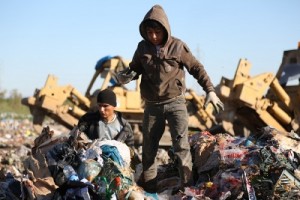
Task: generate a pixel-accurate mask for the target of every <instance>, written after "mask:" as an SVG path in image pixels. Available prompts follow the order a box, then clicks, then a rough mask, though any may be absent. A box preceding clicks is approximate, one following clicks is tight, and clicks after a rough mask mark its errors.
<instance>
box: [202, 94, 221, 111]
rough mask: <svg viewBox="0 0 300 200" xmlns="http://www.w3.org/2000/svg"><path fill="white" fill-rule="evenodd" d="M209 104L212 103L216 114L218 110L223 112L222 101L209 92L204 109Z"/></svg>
mask: <svg viewBox="0 0 300 200" xmlns="http://www.w3.org/2000/svg"><path fill="white" fill-rule="evenodd" d="M209 103H212V105H213V106H214V108H215V110H216V111H217V113H219V112H220V109H221V110H224V104H223V103H222V101H221V100H220V99H219V97H218V96H217V95H216V93H215V92H209V93H208V94H207V96H206V100H205V104H204V108H206V107H207V105H208V104H209Z"/></svg>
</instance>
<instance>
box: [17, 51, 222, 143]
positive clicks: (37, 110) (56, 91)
mask: <svg viewBox="0 0 300 200" xmlns="http://www.w3.org/2000/svg"><path fill="white" fill-rule="evenodd" d="M128 64H129V62H128V61H126V60H124V59H122V58H121V57H120V56H114V57H111V56H105V57H103V58H101V59H100V60H99V61H98V62H97V64H96V67H95V73H94V75H93V77H92V79H91V81H90V83H89V85H88V87H87V90H86V92H85V94H84V95H83V94H81V93H80V91H78V90H77V89H76V88H74V87H73V86H72V85H66V86H60V85H59V84H58V78H57V77H56V76H54V75H51V74H50V75H48V78H47V80H46V82H45V85H44V86H43V87H42V88H41V89H36V91H35V92H34V95H33V96H32V97H26V98H23V99H22V104H23V105H26V106H28V107H29V109H30V112H31V114H32V116H33V125H34V128H35V130H36V131H37V132H38V133H40V132H41V131H42V128H43V126H44V125H43V123H44V120H45V118H46V117H48V118H51V119H53V120H54V121H55V122H57V123H59V124H61V125H63V126H65V127H66V128H68V129H72V128H73V127H74V126H75V125H76V124H77V122H78V120H79V118H80V117H81V116H82V115H83V114H84V113H85V112H87V111H89V110H94V109H96V97H97V94H98V92H99V91H101V90H103V89H105V88H108V87H109V88H111V89H112V90H113V91H114V92H115V93H116V96H117V102H118V105H117V110H118V111H120V112H122V114H123V116H124V118H125V119H127V120H128V121H129V123H130V124H131V125H132V127H133V130H134V133H135V138H136V143H137V144H141V141H142V135H141V124H142V120H143V112H144V104H143V100H142V99H141V97H140V91H139V83H140V79H138V80H136V81H135V83H134V88H133V89H128V88H126V87H125V86H124V85H120V84H118V82H117V79H116V74H117V73H118V72H119V71H121V70H124V69H125V68H126V67H128ZM204 98H205V97H204V96H201V95H197V94H196V93H195V91H193V90H192V89H189V90H187V93H186V100H187V107H188V110H189V114H190V119H189V122H190V123H189V125H190V126H189V127H190V130H192V131H193V130H207V129H209V128H211V127H213V126H214V125H216V123H217V122H216V120H215V117H214V115H213V107H212V106H211V105H209V106H208V107H207V108H206V109H203V105H204ZM170 144H171V139H170V136H169V133H168V127H166V134H164V136H163V139H162V140H161V145H162V146H165V145H170Z"/></svg>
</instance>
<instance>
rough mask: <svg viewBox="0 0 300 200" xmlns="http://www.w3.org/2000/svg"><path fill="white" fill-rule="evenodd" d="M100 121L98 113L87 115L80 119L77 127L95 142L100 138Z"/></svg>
mask: <svg viewBox="0 0 300 200" xmlns="http://www.w3.org/2000/svg"><path fill="white" fill-rule="evenodd" d="M98 121H99V114H98V113H96V112H95V113H86V114H84V115H83V116H82V117H81V118H80V119H79V121H78V124H77V126H78V128H79V130H80V131H82V132H84V133H85V134H86V135H87V136H88V137H89V139H92V140H93V139H96V138H98Z"/></svg>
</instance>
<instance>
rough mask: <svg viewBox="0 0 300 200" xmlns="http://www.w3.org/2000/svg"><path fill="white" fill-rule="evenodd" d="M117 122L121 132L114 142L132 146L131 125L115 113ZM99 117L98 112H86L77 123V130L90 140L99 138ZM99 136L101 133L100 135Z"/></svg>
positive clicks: (118, 113) (119, 114)
mask: <svg viewBox="0 0 300 200" xmlns="http://www.w3.org/2000/svg"><path fill="white" fill-rule="evenodd" d="M115 112H116V114H117V120H119V122H120V124H121V125H122V126H123V128H122V130H121V131H120V132H119V134H118V135H116V137H115V138H114V140H117V141H120V142H124V143H125V144H127V146H129V147H131V146H133V145H134V136H133V131H132V128H131V125H130V124H129V123H128V121H126V120H125V119H124V118H123V117H122V114H121V113H120V112H117V111H115ZM100 120H101V116H100V113H99V111H95V112H87V113H86V114H84V115H83V116H82V117H81V118H80V119H79V121H78V128H79V130H80V131H83V132H84V133H85V134H86V135H87V136H88V137H89V138H90V139H91V140H94V139H97V138H98V136H99V121H100ZM100 134H101V133H100Z"/></svg>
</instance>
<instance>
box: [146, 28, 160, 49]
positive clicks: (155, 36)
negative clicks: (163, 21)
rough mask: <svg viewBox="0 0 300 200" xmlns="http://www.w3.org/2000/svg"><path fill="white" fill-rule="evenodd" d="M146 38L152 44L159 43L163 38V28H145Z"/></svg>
mask: <svg viewBox="0 0 300 200" xmlns="http://www.w3.org/2000/svg"><path fill="white" fill-rule="evenodd" d="M146 32H147V38H148V40H149V41H150V42H151V43H152V44H153V45H161V44H162V43H163V39H164V29H163V28H161V27H158V28H149V27H147V28H146Z"/></svg>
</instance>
